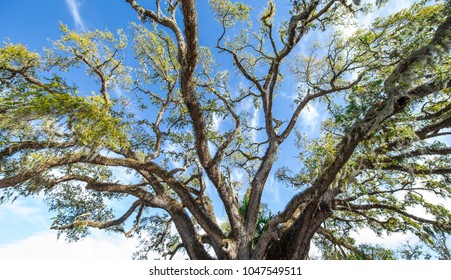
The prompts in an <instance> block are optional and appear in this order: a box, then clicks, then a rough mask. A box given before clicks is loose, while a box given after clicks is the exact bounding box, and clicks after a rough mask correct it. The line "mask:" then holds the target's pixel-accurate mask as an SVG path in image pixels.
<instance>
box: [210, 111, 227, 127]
mask: <svg viewBox="0 0 451 280" xmlns="http://www.w3.org/2000/svg"><path fill="white" fill-rule="evenodd" d="M212 119H213V124H212V125H213V130H214V131H219V130H220V128H221V124H222V122H223V121H224V119H223V118H222V117H221V116H219V115H218V114H216V113H214V114H213V118H212Z"/></svg>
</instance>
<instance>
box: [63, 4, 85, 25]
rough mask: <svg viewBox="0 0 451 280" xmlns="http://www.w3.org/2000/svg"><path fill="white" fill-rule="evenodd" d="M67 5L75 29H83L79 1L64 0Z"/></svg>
mask: <svg viewBox="0 0 451 280" xmlns="http://www.w3.org/2000/svg"><path fill="white" fill-rule="evenodd" d="M66 4H67V7H68V8H69V11H70V13H71V15H72V18H73V20H74V22H75V26H76V28H77V29H80V30H85V23H84V22H83V19H82V18H81V15H80V10H79V7H80V3H79V2H78V1H77V0H66Z"/></svg>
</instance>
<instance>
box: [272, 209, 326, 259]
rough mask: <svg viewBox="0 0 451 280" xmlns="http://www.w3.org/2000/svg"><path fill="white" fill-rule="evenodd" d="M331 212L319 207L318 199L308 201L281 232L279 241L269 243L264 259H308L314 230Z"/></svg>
mask: <svg viewBox="0 0 451 280" xmlns="http://www.w3.org/2000/svg"><path fill="white" fill-rule="evenodd" d="M331 214H332V212H331V211H330V209H320V207H319V203H318V201H313V202H310V203H309V204H308V205H307V206H306V207H305V209H304V211H303V212H302V213H301V215H300V216H299V218H297V219H296V220H295V222H294V223H293V224H292V225H291V226H290V227H289V228H288V229H287V230H285V231H284V232H283V233H282V235H281V237H280V239H279V241H278V242H276V243H274V244H273V245H271V247H270V248H269V249H268V254H267V255H266V259H268V260H305V259H308V253H309V251H310V242H311V240H312V238H313V236H314V235H315V232H316V231H317V230H318V228H319V227H320V226H321V224H322V223H323V222H324V221H325V220H326V219H327V218H329V217H330V215H331Z"/></svg>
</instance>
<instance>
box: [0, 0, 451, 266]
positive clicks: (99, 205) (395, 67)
mask: <svg viewBox="0 0 451 280" xmlns="http://www.w3.org/2000/svg"><path fill="white" fill-rule="evenodd" d="M126 2H127V3H128V4H129V8H130V9H132V10H134V11H135V12H136V15H137V16H138V18H139V20H140V21H138V22H137V23H132V24H131V25H130V26H129V27H124V29H123V30H118V31H116V32H111V31H107V30H103V31H101V30H95V31H84V32H79V31H75V30H71V29H70V28H68V26H66V25H64V24H61V25H60V29H61V38H60V39H58V40H56V41H54V42H53V43H52V48H50V49H46V50H45V51H43V52H41V53H36V52H32V51H30V50H28V49H27V47H26V46H25V45H23V44H15V43H10V42H6V43H4V45H3V47H2V48H0V191H1V200H0V203H7V202H10V201H14V199H15V198H17V197H26V196H35V195H43V196H44V197H45V201H46V203H47V204H48V206H49V210H50V211H52V212H53V213H55V217H54V218H53V223H52V225H51V228H52V229H56V230H58V231H59V233H64V234H65V236H66V238H68V239H69V240H75V241H76V240H78V239H79V238H83V237H85V236H86V235H87V234H89V229H90V228H98V229H105V230H110V231H116V232H120V233H123V234H124V235H125V236H126V237H135V238H138V239H139V240H140V248H139V249H140V250H139V252H138V253H137V254H136V257H137V258H145V257H146V255H147V253H148V252H149V251H150V250H152V251H157V252H159V253H160V254H161V255H162V256H170V257H171V256H173V255H174V254H175V253H176V252H177V251H179V250H184V252H186V254H187V255H188V256H189V258H191V259H307V258H308V257H309V251H310V248H311V244H315V245H316V247H317V248H318V249H319V250H320V252H321V257H322V258H325V259H390V258H395V253H394V252H393V250H390V249H389V248H384V247H382V246H380V245H374V244H373V245H371V244H358V243H357V242H356V241H355V239H354V238H352V235H351V234H350V233H352V232H359V230H362V229H371V230H372V231H374V232H375V233H376V234H378V235H384V234H387V235H390V234H392V233H405V234H407V233H413V234H414V235H416V236H417V237H418V238H419V240H421V241H422V242H423V243H424V244H425V245H426V246H429V247H430V248H432V249H436V251H439V252H440V257H441V258H449V255H450V254H449V249H448V248H447V246H446V238H447V237H446V235H447V234H449V233H451V213H450V210H451V207H450V202H449V201H450V199H451V156H450V154H451V141H450V140H449V139H450V138H449V135H450V134H451V130H450V127H451V96H450V85H451V75H450V73H451V72H450V71H451V56H450V44H451V17H450V15H451V3H450V2H449V1H423V0H422V1H417V2H416V3H414V4H413V5H412V6H411V7H410V8H409V9H404V10H401V11H400V12H397V13H393V14H391V15H387V16H386V17H383V18H378V19H376V20H374V22H372V24H371V25H370V26H360V27H359V28H355V31H354V32H343V30H344V29H349V28H350V26H349V23H348V22H349V21H352V20H353V19H354V18H355V17H356V16H359V15H364V14H370V13H372V12H373V11H377V10H378V9H379V8H381V7H383V6H384V5H385V4H386V2H387V0H385V1H384V0H382V1H380V0H379V1H376V3H375V4H374V5H370V4H367V3H360V2H361V1H343V0H302V1H301V0H292V1H268V2H267V3H260V4H258V5H257V4H255V5H252V6H249V5H247V4H246V3H245V2H243V3H241V2H236V1H230V0H210V1H209V2H208V3H209V6H210V9H211V11H212V15H213V16H214V23H212V24H215V25H216V27H217V28H216V29H213V30H219V32H218V34H215V41H214V42H213V43H212V44H210V45H209V46H202V45H201V43H202V42H203V41H202V40H201V39H200V38H201V35H202V34H204V33H206V32H210V30H209V27H208V26H200V25H199V24H198V23H199V12H198V10H199V6H200V5H206V2H205V3H204V2H200V1H197V2H196V1H194V0H169V1H159V0H156V1H154V3H150V4H146V5H148V6H145V4H144V1H141V2H143V4H140V1H137V0H126ZM163 2H164V3H163ZM212 20H213V19H212ZM340 27H342V28H340ZM125 28H128V29H125ZM315 37H316V38H319V39H318V40H313V39H312V38H315ZM210 43H211V42H210ZM79 70H83V71H85V74H86V75H87V76H88V77H90V78H91V79H92V80H93V81H95V83H96V85H97V86H98V88H97V89H96V90H95V91H93V92H83V91H82V90H80V85H77V84H76V83H74V82H73V81H72V79H71V73H74V72H76V71H79ZM312 106H314V108H318V110H320V112H321V124H318V126H319V125H320V127H319V128H318V130H319V131H320V132H319V133H316V134H314V133H309V132H308V125H309V124H306V123H305V122H302V121H300V119H301V116H302V114H308V113H309V110H312V108H313V107H312ZM124 173H125V174H127V176H126V177H127V178H128V179H125V176H122V175H123V174H124ZM272 178H276V180H275V181H272V184H273V185H274V186H272V187H273V188H277V189H278V190H280V192H281V193H282V194H283V195H291V194H292V197H289V198H287V201H288V202H287V203H286V205H285V206H284V207H283V208H281V209H274V208H273V207H271V206H270V205H268V203H267V202H266V201H264V199H262V198H263V193H264V191H265V189H267V188H268V185H269V184H270V181H271V180H272ZM119 204H120V205H124V204H126V205H127V210H126V211H124V212H119V211H118V209H117V206H118V205H119ZM221 213H222V214H221ZM437 248H438V249H437ZM401 256H402V257H404V258H416V257H418V247H416V248H413V249H412V248H411V247H410V248H408V247H405V250H403V251H402V252H401Z"/></svg>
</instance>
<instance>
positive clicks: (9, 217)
mask: <svg viewBox="0 0 451 280" xmlns="http://www.w3.org/2000/svg"><path fill="white" fill-rule="evenodd" d="M42 214H43V211H42V209H41V208H40V207H39V205H38V204H35V202H33V201H32V200H16V201H15V202H14V203H11V204H4V205H1V207H0V222H4V221H6V222H7V223H14V222H16V221H22V222H26V223H28V224H30V225H33V226H40V225H44V224H46V223H48V221H47V220H45V218H44V217H43V215H42Z"/></svg>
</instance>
